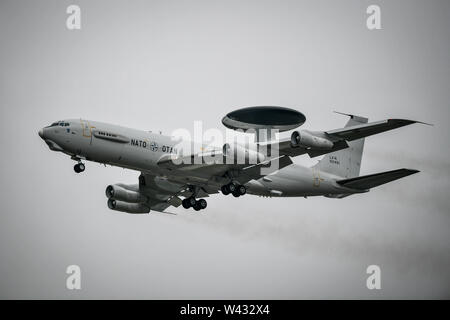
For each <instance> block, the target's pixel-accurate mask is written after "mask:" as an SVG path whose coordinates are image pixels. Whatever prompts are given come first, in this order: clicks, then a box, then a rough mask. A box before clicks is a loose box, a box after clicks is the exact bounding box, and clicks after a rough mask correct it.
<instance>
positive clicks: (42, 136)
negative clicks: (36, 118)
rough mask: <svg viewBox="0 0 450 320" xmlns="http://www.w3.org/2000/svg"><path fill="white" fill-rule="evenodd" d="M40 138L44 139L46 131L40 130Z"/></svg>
mask: <svg viewBox="0 0 450 320" xmlns="http://www.w3.org/2000/svg"><path fill="white" fill-rule="evenodd" d="M39 137H41V138H42V139H44V129H41V130H39Z"/></svg>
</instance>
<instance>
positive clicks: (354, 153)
mask: <svg viewBox="0 0 450 320" xmlns="http://www.w3.org/2000/svg"><path fill="white" fill-rule="evenodd" d="M337 113H340V112H337ZM341 114H342V113H341ZM343 114H345V113H343ZM345 115H347V116H349V117H350V119H349V120H348V122H347V124H346V125H345V127H350V126H355V125H359V124H363V123H367V122H368V120H369V119H367V118H364V117H359V116H355V115H351V114H345ZM347 143H348V146H349V147H348V148H346V149H343V150H339V151H336V152H332V153H329V154H326V155H325V156H324V157H323V158H322V159H321V160H320V161H319V162H318V163H317V164H316V165H315V166H313V168H315V169H318V170H320V171H324V172H327V173H331V174H334V175H337V176H340V177H344V178H354V177H357V176H359V171H360V169H361V159H362V153H363V149H364V138H362V139H358V140H354V141H348V142H347Z"/></svg>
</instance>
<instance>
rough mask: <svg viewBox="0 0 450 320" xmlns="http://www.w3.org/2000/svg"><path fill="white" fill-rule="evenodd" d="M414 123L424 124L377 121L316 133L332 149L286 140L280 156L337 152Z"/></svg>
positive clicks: (404, 121) (282, 142)
mask: <svg viewBox="0 0 450 320" xmlns="http://www.w3.org/2000/svg"><path fill="white" fill-rule="evenodd" d="M413 123H423V124H426V123H424V122H420V121H414V120H406V119H388V120H383V121H376V122H371V123H364V124H358V125H353V126H348V127H344V128H340V129H334V130H329V131H323V132H314V133H315V134H317V135H318V136H320V137H323V138H326V139H328V140H330V141H332V142H333V144H334V145H333V147H332V148H330V149H323V150H318V149H310V148H309V149H308V148H303V147H292V145H291V139H290V138H285V139H283V140H280V142H279V154H280V155H282V154H285V155H289V156H291V157H295V156H299V155H302V154H305V153H307V154H308V155H309V156H310V157H311V158H313V157H317V156H320V155H324V154H327V153H331V152H335V151H338V150H341V149H345V148H347V147H348V144H347V141H353V140H357V139H361V138H365V137H368V136H371V135H374V134H378V133H382V132H385V131H389V130H392V129H396V128H400V127H403V126H407V125H410V124H413Z"/></svg>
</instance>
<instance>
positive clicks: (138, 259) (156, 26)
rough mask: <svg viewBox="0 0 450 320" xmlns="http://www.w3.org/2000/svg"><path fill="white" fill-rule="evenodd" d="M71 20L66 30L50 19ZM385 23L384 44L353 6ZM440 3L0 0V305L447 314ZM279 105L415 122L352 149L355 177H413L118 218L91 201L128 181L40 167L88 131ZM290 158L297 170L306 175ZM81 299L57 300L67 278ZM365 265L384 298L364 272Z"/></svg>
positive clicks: (444, 10)
mask: <svg viewBox="0 0 450 320" xmlns="http://www.w3.org/2000/svg"><path fill="white" fill-rule="evenodd" d="M72 3H75V4H77V5H79V6H80V7H81V30H75V31H69V30H68V29H67V28H66V18H67V16H68V15H67V14H66V8H67V6H68V5H70V4H72ZM370 4H377V5H379V6H380V7H381V24H382V29H381V30H374V31H369V30H368V29H367V27H366V18H367V14H366V8H367V6H369V5H370ZM449 30H450V2H449V1H445V0H442V1H380V0H377V1H375V0H374V1H356V0H355V1H339V2H338V1H332V0H328V1H324V0H321V1H279V0H277V1H223V0H222V1H215V0H208V1H132V2H128V1H110V0H109V1H87V0H77V1H56V0H55V1H12V0H11V1H5V0H2V1H1V2H0V43H1V50H0V110H1V114H0V119H1V120H0V121H1V127H0V131H1V135H0V141H1V145H2V156H1V160H0V163H1V167H0V170H1V180H0V183H1V193H0V199H1V204H2V209H1V214H0V298H33V299H35V298H68V299H80V298H142V299H143V298H145V299H165V298H190V299H195V298H204V299H214V298H235V299H239V298H255V299H258V298H269V299H280V298H287V299H298V298H449V297H450V250H449V249H450V234H449V227H450V200H449V191H448V190H450V179H449V178H450V160H449V147H450V140H449V136H450V130H449V125H448V120H449V115H450V114H449V101H450V59H449V52H450V38H449V36H448V32H449ZM251 105H280V106H286V107H291V108H295V109H297V110H299V111H301V112H302V113H304V114H305V116H306V118H307V121H306V123H305V124H304V126H303V127H304V128H306V129H315V130H329V129H335V128H339V127H341V126H343V124H344V123H345V122H346V121H347V119H346V118H345V117H342V116H340V115H337V114H334V113H332V111H333V110H339V111H343V112H349V113H355V114H358V115H362V116H366V117H368V118H369V119H370V120H373V121H375V120H382V119H386V118H392V117H402V118H407V119H414V120H422V121H425V122H430V123H433V124H435V126H434V127H430V126H424V125H412V126H408V127H404V128H401V129H398V130H395V131H391V132H388V133H384V134H381V135H378V136H373V137H370V138H368V139H367V140H366V145H365V152H364V156H363V160H362V169H361V174H369V173H375V172H379V171H385V170H391V169H397V168H403V167H406V168H414V169H418V170H420V171H421V172H420V173H419V174H416V175H413V176H410V177H406V178H404V179H402V180H399V181H396V182H393V183H390V184H386V185H383V186H381V187H379V188H376V189H373V190H372V191H371V192H369V193H367V194H361V195H355V196H351V197H347V198H345V199H341V200H338V199H327V198H309V199H303V198H292V199H263V198H259V197H254V196H250V195H247V196H245V197H240V198H238V199H236V198H233V197H224V196H223V195H221V194H219V195H215V196H212V197H211V198H209V200H208V208H207V209H206V210H204V211H201V212H200V213H195V212H194V211H193V210H189V211H186V210H184V209H182V208H181V207H180V208H176V209H175V208H171V209H169V211H170V212H173V213H177V215H166V214H161V213H154V214H150V215H128V214H125V213H123V214H122V213H118V212H113V211H111V210H109V209H108V208H107V206H106V197H105V193H104V189H105V188H106V186H107V185H108V184H111V183H118V182H124V183H136V182H137V177H138V175H139V173H138V172H133V171H130V170H123V169H120V168H111V167H106V168H105V167H103V166H101V165H99V164H94V163H87V166H86V167H87V168H86V171H85V172H84V173H83V174H78V175H77V174H76V173H74V172H73V164H74V163H73V161H72V160H70V159H69V158H68V157H67V156H64V155H62V154H59V153H55V152H51V151H50V150H49V149H48V147H47V146H46V145H45V143H44V142H43V141H42V140H41V139H40V138H39V136H38V134H37V132H38V130H39V129H40V128H41V127H43V126H45V125H48V124H50V123H51V122H53V121H56V120H59V119H65V118H66V119H67V118H79V117H82V118H86V119H92V120H98V121H104V122H110V123H115V124H120V125H124V126H129V127H133V128H139V129H144V130H162V131H163V133H167V134H170V133H171V132H172V131H173V130H175V129H177V128H187V129H190V130H192V128H193V122H194V121H196V120H201V121H203V126H204V128H221V129H222V128H223V127H222V125H221V123H220V120H221V118H222V117H223V116H224V115H225V114H226V113H228V112H229V111H231V110H233V109H235V108H238V107H242V106H251ZM316 160H317V159H309V158H308V156H302V157H298V158H296V159H294V161H295V162H296V163H299V164H304V165H312V164H314V163H315V162H316ZM71 264H76V265H79V266H80V267H81V271H82V289H81V290H79V291H76V290H75V291H69V290H67V289H66V286H65V284H66V277H67V275H66V274H65V270H66V267H67V266H68V265H71ZM371 264H376V265H379V266H380V267H381V272H382V276H381V279H382V280H381V285H382V289H381V290H368V289H367V288H366V278H367V276H368V275H367V274H366V268H367V266H368V265H371Z"/></svg>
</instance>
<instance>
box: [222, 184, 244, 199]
mask: <svg viewBox="0 0 450 320" xmlns="http://www.w3.org/2000/svg"><path fill="white" fill-rule="evenodd" d="M220 190H221V191H222V193H223V194H224V195H228V194H230V193H231V194H232V195H233V196H235V197H236V198H237V197H240V196H243V195H244V194H245V193H246V192H247V188H246V187H245V186H243V185H242V184H237V183H234V182H230V183H229V184H226V185H224V186H222V187H221V188H220Z"/></svg>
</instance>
